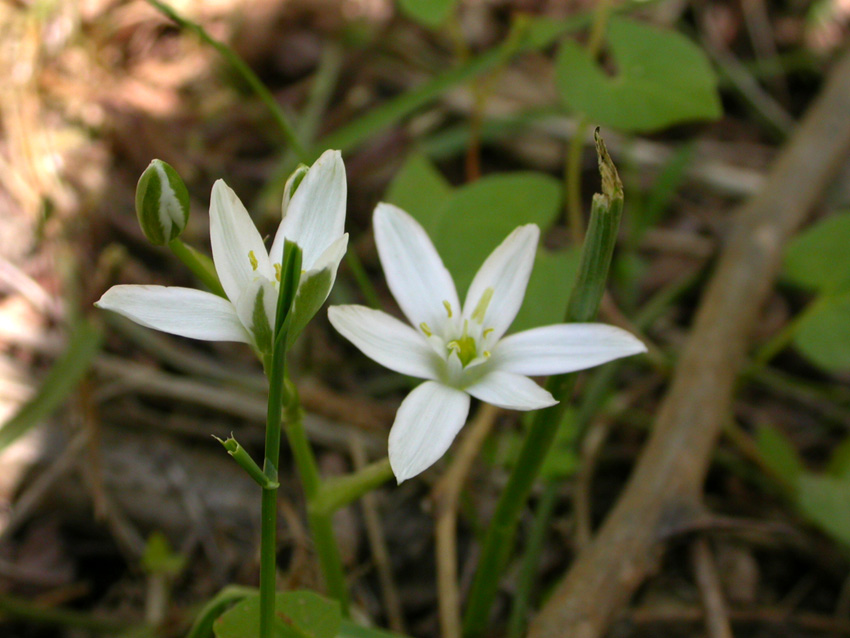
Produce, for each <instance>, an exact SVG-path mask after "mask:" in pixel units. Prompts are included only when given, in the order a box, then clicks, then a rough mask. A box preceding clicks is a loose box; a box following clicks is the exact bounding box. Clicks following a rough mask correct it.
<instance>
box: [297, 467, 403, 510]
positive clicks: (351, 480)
mask: <svg viewBox="0 0 850 638" xmlns="http://www.w3.org/2000/svg"><path fill="white" fill-rule="evenodd" d="M392 477H393V471H392V469H391V468H390V460H389V459H381V460H380V461H376V462H375V463H372V464H371V465H367V466H366V467H364V468H363V469H361V470H359V471H358V472H354V473H353V474H348V475H346V476H340V477H336V478H331V479H328V480H326V481H325V482H324V484H323V485H321V486H320V487H319V490H318V492H317V493H316V497H315V498H314V499H313V502H312V503H310V507H311V508H312V511H314V512H316V513H319V514H333V513H334V512H336V511H337V510H338V509H341V508H343V507H345V506H346V505H348V504H350V503H353V502H354V501H356V500H357V499H359V498H360V497H361V496H363V495H364V494H366V493H367V492H371V491H372V490H374V489H375V488H377V487H380V486H381V485H383V484H384V483H386V482H387V481H389V480H390V479H391V478H392Z"/></svg>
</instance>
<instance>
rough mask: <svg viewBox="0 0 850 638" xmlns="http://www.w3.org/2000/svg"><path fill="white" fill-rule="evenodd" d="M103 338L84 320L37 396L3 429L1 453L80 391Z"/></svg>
mask: <svg viewBox="0 0 850 638" xmlns="http://www.w3.org/2000/svg"><path fill="white" fill-rule="evenodd" d="M102 338H103V335H102V333H101V330H100V328H99V327H98V326H97V325H96V324H94V323H93V322H91V321H88V320H86V319H82V320H80V321H79V323H78V324H77V325H76V327H75V328H74V329H73V331H72V332H71V334H70V335H69V337H68V349H67V350H66V351H65V353H64V354H63V355H62V356H61V357H60V358H59V360H58V361H56V363H54V364H53V367H52V368H51V369H50V372H49V373H48V374H47V377H46V378H45V379H44V381H42V383H41V387H40V388H39V389H38V392H36V394H35V396H34V397H33V398H32V399H30V400H29V401H28V402H27V403H25V404H24V406H23V407H22V408H21V409H20V410H18V412H17V413H16V414H15V415H14V416H12V418H10V419H9V420H8V421H6V422H5V423H4V424H3V425H2V426H1V427H0V451H2V450H3V449H5V448H6V447H8V446H9V445H11V444H12V443H14V442H15V441H16V440H17V439H18V438H19V437H21V436H23V435H24V434H26V433H27V432H28V431H29V430H30V429H31V428H33V427H34V426H36V425H38V424H39V423H41V422H42V421H43V420H44V419H46V418H47V417H48V416H50V414H51V413H52V412H53V411H54V410H56V409H57V408H59V406H60V405H62V403H63V402H64V401H65V400H66V399H67V398H68V397H69V396H70V395H71V393H72V392H73V391H74V390H75V389H76V388H77V384H78V383H79V382H80V380H81V379H82V378H83V375H84V374H85V373H86V372H87V371H88V369H89V365H91V362H92V360H93V359H94V357H95V356H96V355H97V353H98V352H100V344H101V340H102Z"/></svg>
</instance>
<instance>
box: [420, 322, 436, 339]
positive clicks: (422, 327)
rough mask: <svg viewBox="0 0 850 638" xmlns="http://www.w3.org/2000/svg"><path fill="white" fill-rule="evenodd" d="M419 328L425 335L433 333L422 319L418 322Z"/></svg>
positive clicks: (432, 334)
mask: <svg viewBox="0 0 850 638" xmlns="http://www.w3.org/2000/svg"><path fill="white" fill-rule="evenodd" d="M419 329H420V330H421V331H422V332H424V333H425V336H427V337H432V336H434V333H432V332H431V329H430V328H429V327H428V324H427V323H425V322H424V321H423V322H422V323H420V324H419Z"/></svg>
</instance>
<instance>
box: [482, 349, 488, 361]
mask: <svg viewBox="0 0 850 638" xmlns="http://www.w3.org/2000/svg"><path fill="white" fill-rule="evenodd" d="M482 354H483V355H484V358H485V359H489V358H490V351H489V350H485V351H484V352H483V353H482Z"/></svg>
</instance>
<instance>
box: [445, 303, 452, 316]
mask: <svg viewBox="0 0 850 638" xmlns="http://www.w3.org/2000/svg"><path fill="white" fill-rule="evenodd" d="M443 306H444V307H445V308H446V312H447V313H449V319H451V318H452V305H451V304H450V303H449V302H448V301H446V300H443Z"/></svg>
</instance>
